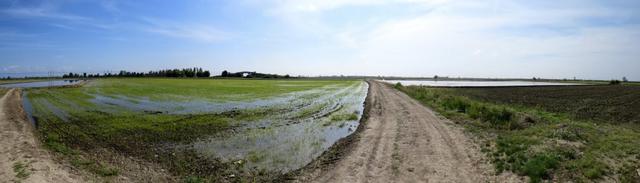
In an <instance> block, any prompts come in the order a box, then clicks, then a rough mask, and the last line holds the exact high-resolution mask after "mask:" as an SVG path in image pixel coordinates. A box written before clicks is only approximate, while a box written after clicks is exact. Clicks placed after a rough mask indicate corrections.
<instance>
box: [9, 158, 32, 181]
mask: <svg viewBox="0 0 640 183" xmlns="http://www.w3.org/2000/svg"><path fill="white" fill-rule="evenodd" d="M28 167H29V164H26V163H22V162H15V163H13V172H14V173H15V174H16V178H17V179H18V180H17V182H19V180H24V179H27V178H28V177H29V175H31V172H29V170H27V168H28Z"/></svg>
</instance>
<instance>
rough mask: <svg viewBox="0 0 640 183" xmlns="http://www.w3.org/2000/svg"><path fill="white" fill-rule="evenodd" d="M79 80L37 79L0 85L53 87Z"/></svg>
mask: <svg viewBox="0 0 640 183" xmlns="http://www.w3.org/2000/svg"><path fill="white" fill-rule="evenodd" d="M80 81H81V80H52V81H37V82H28V83H11V84H3V85H0V87H5V88H41V87H54V86H66V85H74V84H77V83H78V82H80Z"/></svg>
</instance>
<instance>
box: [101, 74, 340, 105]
mask: <svg viewBox="0 0 640 183" xmlns="http://www.w3.org/2000/svg"><path fill="white" fill-rule="evenodd" d="M334 84H338V85H344V84H350V83H345V81H344V80H264V79H255V80H248V79H215V80H214V79H171V78H162V79H149V78H142V79H140V78H131V79H103V80H100V82H95V83H92V85H93V86H92V87H91V88H90V92H95V93H98V92H99V93H102V94H105V95H114V96H117V95H121V96H126V97H148V98H149V99H150V100H154V101H189V100H190V99H194V98H200V99H209V100H212V101H215V102H225V101H250V100H255V99H265V98H269V97H274V96H278V95H282V94H285V93H290V92H297V91H304V90H309V89H315V88H319V87H323V86H328V85H334ZM186 96H188V97H186Z"/></svg>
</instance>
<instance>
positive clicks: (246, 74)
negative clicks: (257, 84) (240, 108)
mask: <svg viewBox="0 0 640 183" xmlns="http://www.w3.org/2000/svg"><path fill="white" fill-rule="evenodd" d="M220 77H236V78H291V76H289V75H288V74H287V75H284V76H283V75H277V74H265V73H259V72H247V71H245V72H235V73H233V72H229V71H226V70H225V71H222V73H221V74H220Z"/></svg>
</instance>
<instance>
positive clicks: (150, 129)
mask: <svg viewBox="0 0 640 183" xmlns="http://www.w3.org/2000/svg"><path fill="white" fill-rule="evenodd" d="M367 88H368V86H367V84H366V83H365V82H363V81H358V80H242V79H241V80H231V79H228V80H226V79H217V80H213V79H99V80H93V81H90V82H88V83H86V84H85V85H82V86H80V87H59V88H33V89H27V90H26V93H25V95H24V97H25V100H24V102H25V104H24V106H25V110H26V111H27V113H28V114H30V116H31V117H32V120H33V122H34V123H35V124H36V126H37V129H38V132H39V133H40V134H41V138H42V140H43V141H44V144H45V145H46V146H47V147H48V148H50V149H52V150H53V151H56V152H59V154H62V155H63V156H64V157H65V159H67V160H68V161H69V162H71V164H73V165H74V166H75V167H76V168H80V169H87V170H89V171H91V172H94V173H95V174H98V175H101V176H107V177H108V176H114V175H117V174H118V173H119V172H121V171H122V170H119V169H118V168H117V166H116V165H115V164H113V163H110V162H109V161H107V160H105V159H108V158H100V157H93V156H92V155H91V154H92V152H97V151H102V150H107V151H109V152H111V154H113V156H132V157H135V158H137V159H141V160H143V161H147V162H152V163H157V164H159V166H161V167H162V168H163V169H167V170H169V172H170V174H171V175H172V176H175V177H178V178H179V179H185V180H186V179H189V180H191V179H197V180H219V179H221V178H224V177H228V176H230V175H232V176H234V177H237V178H238V179H239V180H243V179H247V180H249V179H251V180H273V179H275V178H277V176H278V175H280V174H281V173H286V172H288V171H291V170H295V169H298V168H301V167H303V166H304V165H306V164H307V163H309V162H310V161H312V160H313V159H314V158H315V157H318V156H319V155H320V154H321V153H322V152H324V151H325V150H326V149H328V148H329V147H330V146H331V145H333V143H335V142H336V141H337V140H339V139H340V138H343V137H346V136H348V135H349V134H351V133H352V132H353V131H355V129H356V128H357V127H358V125H359V119H360V118H361V116H362V113H363V110H364V109H363V107H364V104H363V103H364V100H365V97H366V93H367Z"/></svg>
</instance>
